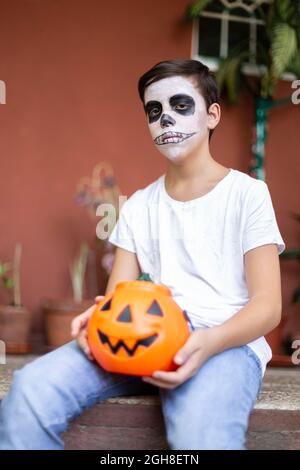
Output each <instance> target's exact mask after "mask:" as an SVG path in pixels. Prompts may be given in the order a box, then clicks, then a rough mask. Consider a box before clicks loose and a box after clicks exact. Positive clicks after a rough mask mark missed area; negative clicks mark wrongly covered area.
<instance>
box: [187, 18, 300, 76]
mask: <svg viewBox="0 0 300 470" xmlns="http://www.w3.org/2000/svg"><path fill="white" fill-rule="evenodd" d="M201 17H204V18H205V17H206V18H216V19H220V22H221V33H220V53H219V57H211V56H204V55H200V54H199V53H198V45H199V33H200V32H199V29H200V28H199V23H200V21H201ZM226 20H227V22H226ZM230 21H237V22H241V23H247V24H249V28H250V34H249V39H250V38H251V34H252V37H254V36H255V37H256V33H257V30H256V27H253V28H252V29H251V24H252V25H254V26H256V25H263V24H264V21H263V20H261V19H259V18H253V17H245V16H241V17H239V16H238V15H230V14H228V12H222V13H217V12H210V11H203V12H202V13H201V14H200V15H199V17H198V18H196V19H194V20H193V25H192V41H191V58H192V59H194V60H199V61H200V62H202V63H204V64H205V65H207V67H209V69H210V70H212V71H213V72H216V71H217V70H218V68H219V63H220V60H221V59H222V58H225V57H227V53H228V37H229V36H228V35H229V32H228V24H229V22H230ZM226 23H227V24H226ZM222 36H223V38H222ZM224 39H226V40H227V43H224ZM249 47H250V41H249ZM254 49H255V51H253V52H256V44H255V47H254ZM265 71H266V66H265V65H262V64H257V63H256V62H248V63H245V64H244V65H243V66H242V72H243V73H244V74H245V75H249V76H255V77H260V76H262V75H263V74H264V73H265ZM280 78H281V79H282V80H285V81H293V80H295V78H296V77H295V75H294V74H292V73H290V72H285V73H284V74H283V75H282V76H281V77H280Z"/></svg>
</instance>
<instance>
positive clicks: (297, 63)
mask: <svg viewBox="0 0 300 470" xmlns="http://www.w3.org/2000/svg"><path fill="white" fill-rule="evenodd" d="M287 72H291V73H293V74H295V75H296V77H297V78H300V50H299V49H298V52H297V54H296V56H295V57H294V58H293V59H292V60H291V62H290V64H289V65H288V67H287Z"/></svg>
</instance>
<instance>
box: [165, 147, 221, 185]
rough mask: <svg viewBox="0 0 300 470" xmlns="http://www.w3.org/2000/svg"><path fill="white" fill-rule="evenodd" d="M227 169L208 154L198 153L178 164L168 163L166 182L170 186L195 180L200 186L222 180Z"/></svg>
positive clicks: (206, 151)
mask: <svg viewBox="0 0 300 470" xmlns="http://www.w3.org/2000/svg"><path fill="white" fill-rule="evenodd" d="M227 171H228V168H226V167H224V166H223V165H220V164H219V163H218V162H216V161H215V160H214V159H213V157H212V156H211V154H210V152H209V148H206V149H205V151H201V152H198V153H197V154H196V155H191V156H187V157H185V158H183V159H182V160H181V161H180V162H169V165H168V168H167V172H166V181H168V182H169V183H170V184H172V185H173V184H176V183H177V182H184V181H185V182H189V181H192V180H193V181H195V180H197V181H198V182H199V183H200V184H202V183H203V185H205V184H209V182H213V181H217V180H219V179H222V177H223V176H224V174H225V173H226V172H227Z"/></svg>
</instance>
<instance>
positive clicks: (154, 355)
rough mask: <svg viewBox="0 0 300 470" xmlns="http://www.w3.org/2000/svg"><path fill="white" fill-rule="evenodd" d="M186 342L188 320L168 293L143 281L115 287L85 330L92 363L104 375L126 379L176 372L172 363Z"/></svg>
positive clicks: (102, 301) (95, 312) (98, 307)
mask: <svg viewBox="0 0 300 470" xmlns="http://www.w3.org/2000/svg"><path fill="white" fill-rule="evenodd" d="M188 336H189V327H188V321H187V317H186V315H185V312H184V311H183V310H181V308H180V307H179V306H178V305H177V304H176V302H175V301H174V300H173V298H172V296H171V291H170V289H169V288H168V287H166V286H164V285H160V284H154V283H152V282H148V281H139V280H136V281H124V282H119V283H118V284H117V286H116V289H115V291H114V292H113V293H110V294H108V295H107V296H105V297H104V299H102V300H101V302H99V303H98V304H97V306H96V308H95V310H94V312H93V314H92V316H91V318H90V320H89V324H88V342H89V346H90V348H91V351H92V354H93V356H94V358H95V359H96V361H97V362H98V363H99V364H100V365H101V366H102V367H103V368H104V369H106V370H107V371H110V372H117V373H121V374H129V375H139V376H146V375H151V374H152V373H153V372H154V371H156V370H165V371H170V370H175V369H176V368H177V367H178V366H177V365H176V364H175V363H174V362H173V358H174V356H175V354H176V352H177V351H178V350H179V349H180V348H181V347H182V346H183V345H184V343H185V342H186V340H187V338H188Z"/></svg>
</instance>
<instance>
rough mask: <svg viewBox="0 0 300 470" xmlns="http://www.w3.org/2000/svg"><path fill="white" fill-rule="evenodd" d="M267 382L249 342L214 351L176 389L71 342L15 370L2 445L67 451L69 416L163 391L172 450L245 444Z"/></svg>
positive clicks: (1, 421)
mask: <svg viewBox="0 0 300 470" xmlns="http://www.w3.org/2000/svg"><path fill="white" fill-rule="evenodd" d="M261 382H262V373H261V366H260V361H259V359H258V357H257V356H256V354H255V353H254V352H253V351H252V350H251V349H250V348H249V347H248V346H242V347H238V348H233V349H228V350H227V351H224V352H222V353H219V354H217V355H215V356H213V357H211V358H210V359H209V360H208V361H207V362H206V363H205V364H204V365H203V366H202V367H201V368H200V369H199V370H198V372H197V373H196V374H195V375H194V376H193V377H192V378H191V379H189V380H187V381H186V382H185V383H183V384H182V385H180V386H179V387H177V388H175V389H173V390H167V389H162V388H160V389H158V390H157V388H156V387H154V386H153V385H150V384H147V383H145V382H143V381H142V380H141V378H139V377H133V376H126V375H121V374H113V373H109V372H106V371H104V370H103V369H101V368H100V367H99V366H98V365H96V364H95V363H94V362H91V361H89V360H88V359H87V358H86V357H85V355H84V354H83V353H82V352H81V350H80V349H79V348H78V346H77V343H76V342H75V341H72V342H70V343H68V344H66V345H65V346H62V347H60V348H59V349H56V350H55V351H53V352H51V353H48V354H46V355H44V356H42V357H40V358H38V359H36V360H35V361H33V362H31V363H30V364H27V365H26V366H24V367H23V368H22V369H20V370H18V371H16V372H15V373H14V380H13V383H12V386H11V389H10V392H9V393H8V394H7V395H6V397H5V398H4V400H3V402H2V404H1V408H0V449H34V450H36V449H63V447H64V443H63V441H62V439H61V437H60V435H61V433H62V432H63V431H65V430H66V428H67V426H68V423H69V421H71V420H72V419H74V418H75V417H76V416H78V415H80V414H81V413H82V412H83V410H85V409H86V408H89V407H91V406H93V405H94V404H95V403H97V402H98V401H100V400H103V399H106V398H108V397H116V396H125V395H136V394H149V392H150V393H153V391H154V390H156V391H157V392H159V394H160V397H161V404H162V411H163V416H164V420H165V425H166V431H167V439H168V443H169V446H170V448H171V449H183V450H184V449H186V450H187V449H192V450H200V449H244V448H245V434H246V431H247V426H248V418H249V415H250V413H251V410H252V408H253V406H254V404H255V400H256V397H257V394H258V392H259V390H260V387H261Z"/></svg>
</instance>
